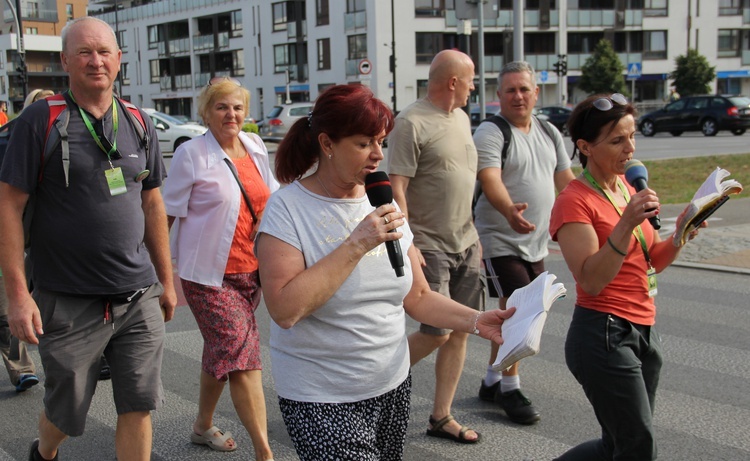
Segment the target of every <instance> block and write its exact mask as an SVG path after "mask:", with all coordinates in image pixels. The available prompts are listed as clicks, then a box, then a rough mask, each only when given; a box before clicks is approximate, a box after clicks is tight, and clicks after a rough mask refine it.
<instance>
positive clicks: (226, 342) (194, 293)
mask: <svg viewBox="0 0 750 461" xmlns="http://www.w3.org/2000/svg"><path fill="white" fill-rule="evenodd" d="M181 282H182V291H183V292H184V294H185V299H186V300H187V302H188V305H189V306H190V310H191V311H192V312H193V315H194V316H195V320H196V322H197V323H198V328H199V329H200V331H201V335H203V360H202V365H201V366H202V368H203V371H205V372H206V373H208V374H209V375H211V376H213V377H214V378H216V379H218V380H221V381H225V380H226V379H227V378H228V373H229V372H230V371H236V370H261V369H262V368H263V366H262V364H261V358H260V335H259V333H258V324H257V323H256V321H255V309H257V307H258V304H260V294H261V292H260V279H259V278H258V271H255V272H251V273H248V274H225V275H224V280H223V282H222V284H221V287H213V286H208V285H202V284H199V283H195V282H190V281H188V280H182V279H181Z"/></svg>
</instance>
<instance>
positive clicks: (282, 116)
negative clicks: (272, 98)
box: [259, 102, 313, 142]
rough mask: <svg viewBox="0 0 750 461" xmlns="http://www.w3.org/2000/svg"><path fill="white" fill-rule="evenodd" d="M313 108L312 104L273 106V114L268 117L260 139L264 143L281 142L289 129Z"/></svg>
mask: <svg viewBox="0 0 750 461" xmlns="http://www.w3.org/2000/svg"><path fill="white" fill-rule="evenodd" d="M312 108H313V103H312V102H295V103H292V104H284V105H281V106H273V109H271V112H269V113H268V115H266V118H265V119H264V120H263V124H262V125H261V126H260V127H259V128H260V137H261V138H262V139H263V140H264V141H276V142H278V141H281V140H282V139H283V138H284V135H286V133H287V131H289V128H290V127H291V126H292V124H294V122H296V121H297V120H298V119H300V118H302V117H307V114H309V113H310V111H311V110H312Z"/></svg>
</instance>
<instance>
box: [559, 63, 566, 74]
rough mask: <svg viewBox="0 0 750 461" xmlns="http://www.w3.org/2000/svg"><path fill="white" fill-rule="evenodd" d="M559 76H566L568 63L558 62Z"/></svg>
mask: <svg viewBox="0 0 750 461" xmlns="http://www.w3.org/2000/svg"><path fill="white" fill-rule="evenodd" d="M559 64H560V74H559V75H562V76H566V75H568V61H560V63H559Z"/></svg>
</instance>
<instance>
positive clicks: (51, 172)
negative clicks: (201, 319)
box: [0, 17, 177, 461]
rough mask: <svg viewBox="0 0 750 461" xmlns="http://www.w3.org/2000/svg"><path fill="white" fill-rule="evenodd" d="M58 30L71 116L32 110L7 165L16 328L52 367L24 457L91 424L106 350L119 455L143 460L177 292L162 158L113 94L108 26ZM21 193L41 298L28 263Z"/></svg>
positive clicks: (2, 213)
mask: <svg viewBox="0 0 750 461" xmlns="http://www.w3.org/2000/svg"><path fill="white" fill-rule="evenodd" d="M61 35H62V48H63V49H62V52H61V58H62V63H63V67H64V68H65V70H66V71H67V72H68V75H69V79H70V90H69V91H66V92H65V93H64V99H63V100H61V101H58V104H62V105H64V106H65V108H64V110H63V111H62V112H61V116H64V117H62V119H61V118H59V117H56V118H55V120H54V123H52V124H51V125H50V123H49V122H50V118H51V117H52V112H51V110H52V108H53V106H52V105H51V104H52V103H51V102H49V100H47V101H44V102H42V101H40V102H37V103H35V104H33V105H32V106H30V107H29V108H27V109H26V110H24V111H23V113H22V114H21V115H20V116H19V118H18V120H17V121H18V122H19V123H18V124H17V125H16V126H14V128H13V131H12V133H11V137H10V141H9V143H8V146H7V151H6V153H5V159H4V161H3V165H2V169H0V235H2V236H3V238H2V239H1V240H0V265H1V266H2V272H3V276H4V278H5V286H6V289H7V290H6V291H7V294H8V298H9V316H8V317H9V323H10V327H11V333H12V334H13V336H15V337H17V338H18V339H19V340H21V341H25V342H27V343H31V344H39V354H40V356H41V358H42V363H43V364H44V370H45V374H46V376H45V380H46V381H45V397H44V410H43V412H42V414H41V415H40V418H39V439H37V440H35V441H34V442H33V443H32V445H31V448H30V451H29V459H30V460H43V459H46V460H51V459H54V460H56V459H58V448H59V447H60V445H61V444H62V442H63V441H64V440H65V439H66V438H67V437H68V436H78V435H81V434H82V433H83V430H84V426H85V422H86V416H87V412H88V408H89V406H90V404H91V399H92V397H93V393H94V390H95V388H96V383H97V379H98V375H99V371H100V370H99V365H100V357H101V355H102V353H104V355H105V356H106V357H107V360H108V361H109V363H110V365H111V369H112V385H113V391H114V401H115V407H116V410H117V414H118V418H117V430H116V435H115V448H116V452H117V458H118V459H119V460H120V461H129V460H139V461H145V460H148V459H150V456H151V445H152V426H151V416H150V411H151V410H154V409H156V408H158V407H160V406H161V404H162V402H163V399H164V393H163V389H162V384H161V376H160V374H161V359H162V354H163V346H164V335H165V331H164V320H169V319H171V317H172V315H173V313H174V307H175V304H176V299H177V297H176V294H175V290H174V284H173V274H172V265H171V261H170V254H169V244H168V231H167V224H166V213H165V211H164V204H163V202H162V198H161V193H160V191H159V186H161V183H162V180H163V178H164V176H165V170H164V165H163V162H162V158H161V153H160V151H159V148H158V142H157V137H156V133H155V129H154V127H153V125H152V124H151V122H150V121H149V119H148V117H146V116H144V115H143V114H140V113H139V116H138V117H137V118H138V119H137V120H134V119H135V118H136V117H135V116H132V117H131V108H129V106H128V105H126V104H125V103H124V102H123V101H120V100H119V99H116V98H115V97H114V94H113V83H114V81H115V78H116V76H117V72H118V71H119V68H120V58H121V55H122V52H121V51H120V49H119V47H118V46H117V40H116V37H115V34H114V31H113V30H112V28H111V27H110V26H109V25H108V24H107V23H105V22H103V21H101V20H99V19H96V18H92V17H83V18H80V19H76V20H74V21H71V22H69V23H68V24H67V25H66V26H65V27H64V28H63V31H62V34H61ZM65 117H67V119H66V118H65ZM141 123H143V126H141V125H140V124H141ZM144 127H145V130H144ZM144 131H145V133H147V136H145V138H141V136H140V133H141V132H144ZM53 132H55V133H57V134H58V137H57V141H54V142H55V144H54V145H55V146H56V147H55V149H54V150H53V151H52V153H51V154H49V155H48V154H47V152H46V147H45V146H46V145H47V144H48V143H50V142H53V138H52V133H53ZM144 139H145V142H144ZM65 151H67V152H65ZM30 199H33V200H30ZM27 203H30V204H31V205H29V207H28V209H27V210H26V213H27V214H28V213H30V212H33V221H32V222H31V225H30V228H29V235H30V241H31V246H30V254H31V261H32V263H33V264H32V281H33V284H34V292H33V298H32V296H31V295H30V294H29V292H28V290H27V285H26V275H25V271H24V261H23V250H24V226H23V215H24V209H25V208H26V204H27Z"/></svg>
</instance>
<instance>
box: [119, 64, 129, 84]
mask: <svg viewBox="0 0 750 461" xmlns="http://www.w3.org/2000/svg"><path fill="white" fill-rule="evenodd" d="M120 77H121V78H122V84H123V85H130V75H129V73H128V63H127V62H123V63H121V64H120Z"/></svg>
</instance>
